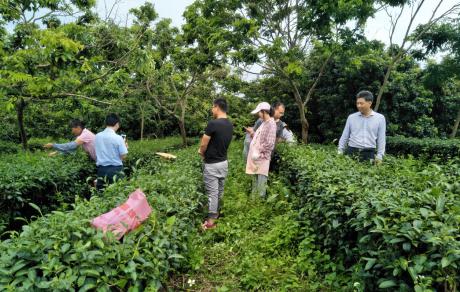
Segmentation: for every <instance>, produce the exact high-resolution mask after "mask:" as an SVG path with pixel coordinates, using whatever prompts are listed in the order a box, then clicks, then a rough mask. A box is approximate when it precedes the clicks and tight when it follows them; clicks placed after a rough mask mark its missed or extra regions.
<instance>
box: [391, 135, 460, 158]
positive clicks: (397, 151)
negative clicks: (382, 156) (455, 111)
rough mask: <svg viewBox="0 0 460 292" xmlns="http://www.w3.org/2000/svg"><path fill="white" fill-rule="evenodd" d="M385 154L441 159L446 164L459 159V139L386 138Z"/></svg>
mask: <svg viewBox="0 0 460 292" xmlns="http://www.w3.org/2000/svg"><path fill="white" fill-rule="evenodd" d="M387 153H388V154H393V155H412V156H414V157H420V158H424V159H428V160H431V159H442V160H443V161H444V162H447V161H448V160H450V159H453V158H459V157H460V140H459V139H445V140H441V139H432V138H431V139H430V138H424V139H418V138H406V137H401V136H396V137H387Z"/></svg>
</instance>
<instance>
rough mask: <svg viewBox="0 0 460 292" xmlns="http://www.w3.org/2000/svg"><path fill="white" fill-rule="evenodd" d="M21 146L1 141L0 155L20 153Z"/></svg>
mask: <svg viewBox="0 0 460 292" xmlns="http://www.w3.org/2000/svg"><path fill="white" fill-rule="evenodd" d="M19 149H20V146H19V145H18V144H16V143H13V142H9V141H0V154H11V153H18V151H19Z"/></svg>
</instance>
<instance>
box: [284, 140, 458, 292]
mask: <svg viewBox="0 0 460 292" xmlns="http://www.w3.org/2000/svg"><path fill="white" fill-rule="evenodd" d="M280 151H281V156H282V161H281V164H282V166H281V169H283V170H284V172H283V173H284V175H285V176H286V177H288V178H289V179H290V181H291V184H292V185H293V186H294V188H295V190H296V192H297V196H298V197H299V198H300V206H299V216H300V218H301V221H302V222H303V224H304V225H305V226H306V227H304V228H310V229H311V230H312V232H313V233H314V234H315V236H316V239H315V242H314V244H315V245H317V246H320V247H321V250H322V251H325V252H326V253H328V254H329V255H330V256H331V258H334V262H336V263H341V264H343V269H342V272H345V271H348V272H350V271H351V272H352V274H353V277H354V278H356V279H358V281H360V282H362V284H363V286H364V291H375V290H378V289H379V288H380V289H383V288H387V289H389V290H391V291H395V290H399V291H412V290H413V289H415V291H432V290H426V289H433V288H434V289H437V290H444V289H445V291H455V289H456V288H457V289H458V283H460V273H459V269H460V233H459V232H458V231H459V228H460V205H459V203H458V202H459V200H460V181H459V180H458V178H459V177H460V167H459V165H458V164H450V165H446V166H439V165H436V164H427V163H426V162H423V161H416V160H413V159H394V158H390V157H387V158H386V159H385V162H384V164H383V165H381V166H378V167H377V166H371V165H369V164H362V163H359V162H357V161H354V160H352V159H350V158H348V157H339V156H337V155H336V154H335V151H331V150H325V149H321V148H317V149H313V148H310V147H290V148H282V149H280ZM300 254H302V252H301V253H300ZM300 256H301V255H300ZM307 256H310V255H309V253H307ZM301 260H302V259H300V261H301ZM456 285H457V286H456ZM455 287H456V288H455Z"/></svg>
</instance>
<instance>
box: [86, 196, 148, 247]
mask: <svg viewBox="0 0 460 292" xmlns="http://www.w3.org/2000/svg"><path fill="white" fill-rule="evenodd" d="M151 212H152V208H150V205H149V203H148V202H147V198H146V197H145V195H144V193H143V192H142V191H141V190H140V189H137V190H136V191H134V192H133V193H131V194H130V195H129V198H128V200H127V201H126V202H125V203H123V204H121V205H120V206H118V207H116V208H115V209H113V210H111V211H110V212H108V213H105V214H102V215H101V216H99V217H96V218H94V219H93V220H92V221H91V224H92V225H93V226H94V227H95V228H97V229H101V230H102V231H103V232H104V233H106V232H107V231H111V232H112V233H113V234H114V235H115V237H116V238H117V239H120V238H122V237H123V235H125V234H126V233H127V232H129V231H131V230H133V229H135V228H136V227H138V226H139V225H140V224H141V223H142V222H143V221H145V219H147V218H148V217H149V215H150V213H151Z"/></svg>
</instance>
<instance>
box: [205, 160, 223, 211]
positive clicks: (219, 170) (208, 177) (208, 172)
mask: <svg viewBox="0 0 460 292" xmlns="http://www.w3.org/2000/svg"><path fill="white" fill-rule="evenodd" d="M227 173H228V161H222V162H218V163H211V164H207V163H206V164H205V165H204V169H203V180H204V187H205V189H206V193H207V195H208V201H209V214H208V217H209V218H214V219H215V218H217V217H219V209H220V200H221V199H222V197H223V195H224V185H225V178H226V177H227Z"/></svg>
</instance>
